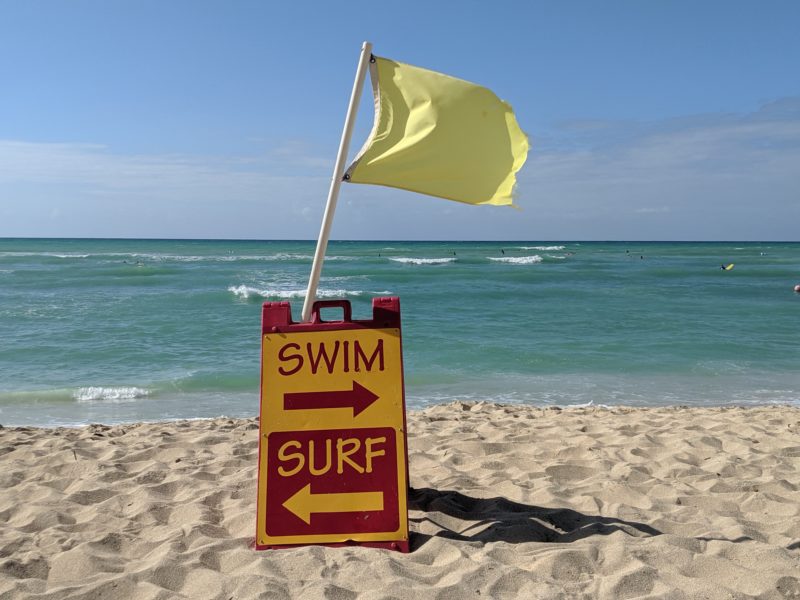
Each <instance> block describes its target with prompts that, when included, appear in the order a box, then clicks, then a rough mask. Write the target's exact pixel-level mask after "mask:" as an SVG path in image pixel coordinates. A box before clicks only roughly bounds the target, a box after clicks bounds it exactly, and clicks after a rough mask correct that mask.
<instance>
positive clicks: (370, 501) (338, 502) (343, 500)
mask: <svg viewBox="0 0 800 600" xmlns="http://www.w3.org/2000/svg"><path fill="white" fill-rule="evenodd" d="M283 507H284V508H285V509H286V510H288V511H289V512H290V513H292V514H293V515H296V516H297V517H299V518H300V519H302V520H303V521H305V522H306V524H308V525H311V513H344V512H364V511H368V510H383V492H350V493H347V494H312V493H311V484H310V483H309V484H308V485H306V487H304V488H302V489H301V490H299V491H297V492H296V493H295V494H294V495H293V496H292V497H291V498H289V499H288V500H287V501H286V502H284V503H283Z"/></svg>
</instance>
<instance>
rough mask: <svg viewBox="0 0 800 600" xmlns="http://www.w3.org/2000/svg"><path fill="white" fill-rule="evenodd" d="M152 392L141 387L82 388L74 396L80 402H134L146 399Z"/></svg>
mask: <svg viewBox="0 0 800 600" xmlns="http://www.w3.org/2000/svg"><path fill="white" fill-rule="evenodd" d="M149 395H150V391H149V390H146V389H144V388H139V387H94V386H93V387H82V388H79V389H77V390H76V391H75V392H74V393H73V394H72V397H73V399H75V400H77V401H78V402H133V401H135V400H136V399H137V398H145V397H146V396H149Z"/></svg>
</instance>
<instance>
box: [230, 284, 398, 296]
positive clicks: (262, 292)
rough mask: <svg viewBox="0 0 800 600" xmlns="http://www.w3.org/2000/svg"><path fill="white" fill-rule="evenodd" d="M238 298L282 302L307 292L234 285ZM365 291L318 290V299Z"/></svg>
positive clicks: (360, 293) (356, 294)
mask: <svg viewBox="0 0 800 600" xmlns="http://www.w3.org/2000/svg"><path fill="white" fill-rule="evenodd" d="M228 291H229V292H232V293H233V294H234V295H235V296H237V297H238V298H242V299H243V300H246V299H248V298H249V297H250V296H261V297H262V298H280V299H281V300H291V299H292V298H305V297H306V290H271V289H262V288H257V287H253V286H249V285H232V286H230V287H229V288H228ZM364 293H365V292H364V291H363V290H317V298H341V297H343V296H361V295H363V294H364ZM374 293H375V294H376V295H379V296H385V295H388V294H391V292H386V291H384V292H374Z"/></svg>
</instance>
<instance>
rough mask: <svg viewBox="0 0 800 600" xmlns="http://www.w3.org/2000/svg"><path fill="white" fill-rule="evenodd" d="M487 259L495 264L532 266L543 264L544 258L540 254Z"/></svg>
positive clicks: (489, 257)
mask: <svg viewBox="0 0 800 600" xmlns="http://www.w3.org/2000/svg"><path fill="white" fill-rule="evenodd" d="M487 258H488V259H489V260H493V261H495V262H504V263H510V264H512V265H532V264H534V263H540V262H542V257H541V256H539V255H538V254H534V255H533V256H488V257H487Z"/></svg>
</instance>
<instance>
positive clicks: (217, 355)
mask: <svg viewBox="0 0 800 600" xmlns="http://www.w3.org/2000/svg"><path fill="white" fill-rule="evenodd" d="M314 244H315V242H311V241H203V240H196V241H195V240H94V239H91V240H89V239H0V424H3V425H4V426H9V425H45V426H54V425H78V424H85V423H95V422H100V423H119V422H129V421H151V420H168V419H183V418H207V417H216V416H221V415H226V416H230V417H244V416H253V415H256V414H258V408H259V407H258V403H259V360H260V311H261V304H262V302H264V301H265V300H289V301H291V303H292V310H293V314H294V317H295V319H299V316H300V311H301V308H302V303H303V297H304V294H305V287H306V284H307V279H308V274H309V271H310V268H311V258H312V255H313V253H314ZM729 263H733V264H734V267H733V268H732V269H730V270H724V269H722V268H720V267H721V265H727V264H729ZM798 283H800V243H777V242H769V243H738V242H737V243H686V242H675V243H667V242H568V241H567V242H361V241H359V242H347V241H333V242H331V243H330V245H329V247H328V256H327V260H326V263H325V266H324V269H323V276H322V280H321V283H320V293H319V297H320V298H331V299H332V298H345V299H347V300H349V301H350V302H351V303H352V306H353V316H354V318H360V319H364V318H369V317H370V314H371V309H370V306H371V299H372V297H374V296H387V295H396V296H399V297H400V302H401V308H402V319H403V349H404V364H405V383H406V403H407V406H408V407H409V408H412V409H414V408H422V407H425V406H429V405H432V404H440V403H448V402H452V401H457V400H458V401H478V400H492V401H495V402H501V403H521V404H531V405H541V406H550V405H558V406H575V405H608V406H610V405H631V406H664V405H686V406H715V405H763V404H770V403H781V404H793V405H798V406H800V294H797V293H795V292H794V291H793V287H794V286H795V285H796V284H798Z"/></svg>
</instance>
